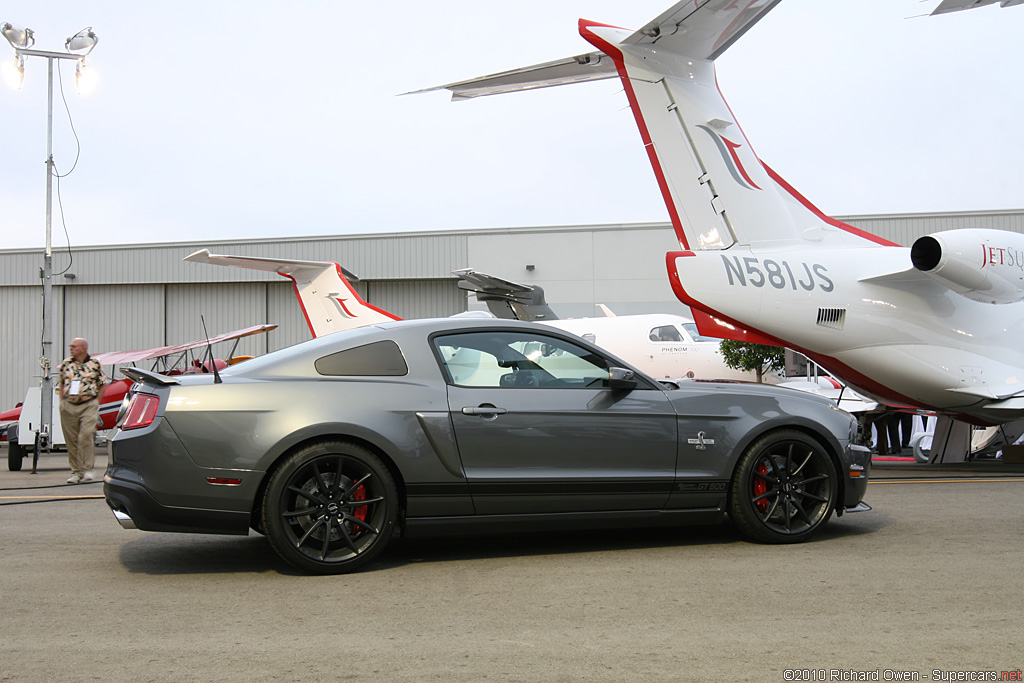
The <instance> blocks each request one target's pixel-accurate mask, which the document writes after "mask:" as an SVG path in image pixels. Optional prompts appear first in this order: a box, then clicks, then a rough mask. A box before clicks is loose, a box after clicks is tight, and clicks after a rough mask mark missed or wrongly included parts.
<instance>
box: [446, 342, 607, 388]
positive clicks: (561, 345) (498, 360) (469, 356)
mask: <svg viewBox="0 0 1024 683" xmlns="http://www.w3.org/2000/svg"><path fill="white" fill-rule="evenodd" d="M434 346H435V348H436V349H437V352H438V355H439V357H440V359H441V363H442V365H443V367H444V371H445V374H446V375H447V376H448V381H449V382H451V383H452V384H457V385H459V386H466V387H527V388H529V387H540V388H581V387H602V386H605V385H607V382H608V368H609V366H610V363H609V362H608V360H607V359H605V358H604V357H603V356H601V355H599V354H596V353H594V352H592V351H590V350H588V349H585V348H583V347H582V346H577V345H576V344H573V343H572V342H568V341H565V340H563V339H558V338H556V337H548V336H546V335H543V334H536V333H533V332H532V331H509V330H492V331H481V332H464V333H461V334H449V335H443V336H439V337H436V338H435V339H434Z"/></svg>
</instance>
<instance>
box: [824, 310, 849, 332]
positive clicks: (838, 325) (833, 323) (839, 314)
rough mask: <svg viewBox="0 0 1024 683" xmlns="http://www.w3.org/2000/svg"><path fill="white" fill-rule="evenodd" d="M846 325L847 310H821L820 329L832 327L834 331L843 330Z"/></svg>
mask: <svg viewBox="0 0 1024 683" xmlns="http://www.w3.org/2000/svg"><path fill="white" fill-rule="evenodd" d="M845 324H846V309H845V308H819V309H818V327H830V328H832V329H833V330H841V329H843V325H845Z"/></svg>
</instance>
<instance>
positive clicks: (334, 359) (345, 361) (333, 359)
mask: <svg viewBox="0 0 1024 683" xmlns="http://www.w3.org/2000/svg"><path fill="white" fill-rule="evenodd" d="M313 365H314V366H315V367H316V371H317V372H318V373H320V374H321V375H325V376H328V377H366V376H378V377H379V376H384V377H402V376H404V375H407V374H409V366H408V365H406V362H405V357H404V356H403V355H402V350H401V349H400V348H398V344H396V343H395V342H393V341H391V340H390V339H388V340H385V341H379V342H374V343H373V344H365V345H363V346H357V347H355V348H352V349H345V350H344V351H338V352H337V353H332V354H331V355H329V356H324V357H323V358H317V360H316V363H314V364H313Z"/></svg>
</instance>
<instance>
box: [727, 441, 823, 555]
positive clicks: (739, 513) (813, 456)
mask: <svg viewBox="0 0 1024 683" xmlns="http://www.w3.org/2000/svg"><path fill="white" fill-rule="evenodd" d="M837 488H838V483H837V481H836V472H835V468H834V467H833V466H832V460H831V459H830V458H829V456H828V453H826V452H825V449H824V448H823V447H822V446H821V444H820V443H818V442H817V441H815V440H814V439H812V438H811V437H809V436H807V435H806V434H804V433H802V432H798V431H793V430H782V431H777V432H771V433H769V434H765V435H764V436H762V437H760V438H759V439H757V440H756V441H755V442H754V443H753V444H751V445H750V447H749V448H748V449H747V450H746V451H745V452H744V453H743V456H742V457H741V458H740V461H739V464H738V465H737V466H736V472H735V474H734V475H733V479H732V488H731V490H730V496H729V516H730V517H731V518H732V520H733V522H734V523H735V524H736V526H737V527H738V528H739V530H740V531H741V532H743V533H744V534H745V535H746V536H748V537H750V538H751V539H753V540H756V541H761V542H765V543H797V542H799V541H805V540H807V539H808V538H810V537H811V536H813V535H814V534H815V533H816V532H817V531H818V530H820V529H821V528H822V527H823V526H825V523H826V522H827V521H828V518H829V517H830V516H831V515H832V510H833V508H835V502H836V496H837V495H838V493H837Z"/></svg>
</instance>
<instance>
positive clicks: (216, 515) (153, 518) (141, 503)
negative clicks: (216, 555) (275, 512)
mask: <svg viewBox="0 0 1024 683" xmlns="http://www.w3.org/2000/svg"><path fill="white" fill-rule="evenodd" d="M103 495H104V497H105V498H106V501H107V505H109V506H110V509H111V510H112V511H113V512H114V517H115V518H116V519H117V522H118V523H119V524H120V525H121V526H122V527H124V528H125V529H141V530H143V531H174V532H181V533H195V534H234V535H241V536H244V535H246V534H248V533H249V513H247V512H230V511H226V510H206V509H202V508H186V507H173V506H169V505H163V504H161V503H160V502H158V501H157V500H156V499H155V498H153V496H152V495H150V493H149V491H147V490H146V489H145V488H144V487H143V486H140V485H139V484H136V483H134V482H130V481H124V480H122V479H116V478H114V477H111V476H110V475H109V474H107V475H106V476H104V477H103Z"/></svg>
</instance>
